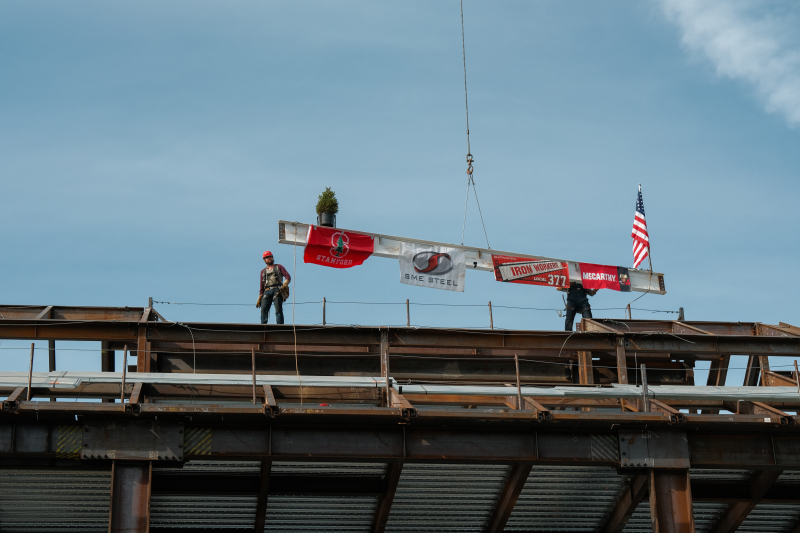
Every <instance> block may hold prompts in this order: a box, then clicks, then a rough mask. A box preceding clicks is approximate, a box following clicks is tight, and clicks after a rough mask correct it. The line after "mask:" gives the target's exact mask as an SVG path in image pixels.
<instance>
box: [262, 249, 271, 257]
mask: <svg viewBox="0 0 800 533" xmlns="http://www.w3.org/2000/svg"><path fill="white" fill-rule="evenodd" d="M268 255H272V252H270V251H269V250H267V251H266V252H264V255H262V256H261V259H266V257H267V256H268Z"/></svg>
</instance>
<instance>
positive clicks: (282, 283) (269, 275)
mask: <svg viewBox="0 0 800 533" xmlns="http://www.w3.org/2000/svg"><path fill="white" fill-rule="evenodd" d="M262 257H263V258H264V263H266V265H267V266H266V267H264V270H262V271H261V280H260V281H259V283H258V300H257V301H256V307H260V308H261V323H262V324H266V323H267V318H268V317H269V308H270V307H272V304H273V303H274V304H275V323H276V324H283V300H284V299H285V298H286V296H287V295H288V294H289V282H290V281H292V277H291V276H290V275H289V273H288V272H287V271H286V269H285V268H283V265H278V264H275V259H274V258H273V257H272V252H270V251H269V250H267V251H266V252H264V255H263V256H262Z"/></svg>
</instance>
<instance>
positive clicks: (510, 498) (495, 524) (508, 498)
mask: <svg viewBox="0 0 800 533" xmlns="http://www.w3.org/2000/svg"><path fill="white" fill-rule="evenodd" d="M532 468H533V464H532V463H522V464H516V465H513V466H512V467H511V472H510V473H509V475H508V478H507V479H506V484H505V486H504V487H503V490H502V492H500V499H499V500H498V501H497V505H496V506H495V508H494V511H493V513H492V518H491V519H490V520H489V527H488V529H487V531H488V533H502V531H503V530H504V529H505V527H506V523H507V522H508V519H509V518H510V517H511V513H512V512H513V511H514V506H515V505H516V504H517V500H518V499H519V495H520V494H522V489H523V488H524V487H525V482H526V481H527V480H528V475H529V474H530V473H531V469H532Z"/></svg>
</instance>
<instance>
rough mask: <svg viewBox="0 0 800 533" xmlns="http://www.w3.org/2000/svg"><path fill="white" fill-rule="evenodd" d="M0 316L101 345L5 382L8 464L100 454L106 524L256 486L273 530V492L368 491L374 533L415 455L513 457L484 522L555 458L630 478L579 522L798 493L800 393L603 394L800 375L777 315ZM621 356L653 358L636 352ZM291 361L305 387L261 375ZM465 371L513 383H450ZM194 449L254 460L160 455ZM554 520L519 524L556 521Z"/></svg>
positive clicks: (493, 524)
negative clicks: (538, 322) (730, 475)
mask: <svg viewBox="0 0 800 533" xmlns="http://www.w3.org/2000/svg"><path fill="white" fill-rule="evenodd" d="M0 317H2V318H0V339H27V340H40V339H41V340H48V341H51V344H50V350H49V352H50V353H49V354H48V355H49V359H50V370H51V371H55V366H56V354H57V346H55V344H54V343H53V341H55V342H58V341H63V340H81V341H95V342H98V343H99V349H98V351H97V355H100V359H101V368H102V369H103V370H104V371H106V372H108V379H107V380H103V379H95V380H93V381H91V382H86V383H80V384H75V385H74V386H71V387H68V388H64V387H61V386H59V385H58V384H57V383H53V384H52V385H48V386H41V385H42V384H43V383H42V382H41V381H36V382H33V381H31V382H30V383H31V384H32V385H33V383H36V386H31V387H30V388H28V387H27V386H14V387H11V386H2V385H0V395H2V396H5V397H6V399H5V400H4V401H3V403H2V411H1V412H0V464H1V465H2V469H0V476H1V475H2V473H3V469H11V468H13V469H21V468H22V469H36V468H51V469H73V470H74V469H92V468H109V469H110V470H111V472H112V474H111V476H112V484H111V490H110V494H109V502H110V504H109V508H110V513H109V526H108V527H109V529H108V530H109V531H112V532H117V531H150V530H151V528H150V501H151V495H152V494H163V493H170V494H198V493H203V494H209V493H213V494H232V493H236V494H240V493H247V494H252V495H254V496H255V497H257V504H256V506H255V509H254V524H255V525H254V528H252V529H251V530H255V531H265V530H272V529H270V523H269V520H268V517H269V516H270V515H269V512H270V504H269V501H270V500H269V499H270V497H271V496H272V497H276V496H278V495H310V496H315V495H317V496H319V495H350V496H359V495H360V496H364V495H368V496H370V497H374V498H375V499H376V501H377V504H376V506H375V509H374V516H373V518H372V520H371V525H370V526H369V529H370V530H371V531H376V532H380V531H384V530H386V529H387V524H391V523H392V522H391V519H392V516H393V501H394V498H395V495H396V493H397V491H398V483H399V482H400V480H401V479H402V478H403V472H404V466H406V467H408V465H428V464H460V465H464V464H467V465H468V464H474V465H506V466H507V473H506V474H505V481H504V483H503V486H502V488H501V489H500V490H499V491H498V492H497V494H496V496H495V500H493V501H494V503H493V509H492V511H491V513H489V515H487V517H486V520H485V523H483V525H481V526H480V529H482V530H485V531H491V532H499V531H504V530H510V529H507V527H511V526H508V524H509V519H511V518H512V517H513V516H514V512H515V506H516V504H517V502H518V500H519V499H520V497H521V494H523V493H524V491H525V490H527V489H525V487H526V482H527V481H528V480H529V479H531V476H532V475H533V474H535V473H536V472H537V471H538V470H539V469H542V468H548V467H552V466H560V467H587V468H594V467H597V468H600V467H602V468H612V469H614V470H615V471H616V472H617V474H618V475H621V476H624V479H625V480H626V481H625V490H623V491H622V492H621V493H620V494H619V495H618V497H617V499H616V501H615V502H614V505H613V506H612V507H611V508H610V509H609V510H608V512H607V516H604V518H603V521H602V526H601V527H598V528H596V529H587V531H595V530H597V531H604V532H611V531H623V530H625V528H626V524H627V523H628V522H629V520H630V519H631V516H633V515H634V512H635V510H636V509H637V507H638V506H639V505H640V504H642V502H647V503H648V504H649V510H650V516H651V524H652V531H659V532H672V531H676V532H686V531H695V530H696V527H695V513H693V505H694V503H698V504H699V502H712V503H715V504H724V506H725V507H724V512H722V513H721V515H720V516H718V517H717V518H715V521H714V523H713V524H711V526H709V527H708V528H707V529H703V531H706V530H707V531H714V532H731V531H736V530H737V528H739V527H740V526H741V525H742V524H743V523H744V522H745V520H747V519H748V516H749V515H750V514H751V512H752V511H753V510H754V509H755V508H756V506H757V505H760V504H766V505H773V504H774V505H797V504H800V483H792V482H790V481H787V479H789V478H785V476H784V477H781V476H782V475H785V474H787V473H790V472H793V471H797V472H800V425H797V424H796V423H795V421H796V418H797V416H798V413H799V412H800V394H798V395H797V398H796V400H793V399H787V400H784V401H780V402H774V401H752V400H730V399H728V400H717V399H714V398H713V397H709V398H708V399H703V398H699V399H691V400H685V399H684V400H680V399H679V400H671V399H669V397H659V398H660V399H652V398H651V397H650V396H647V394H646V391H645V394H643V395H642V396H641V398H638V399H632V398H631V396H630V395H623V394H622V393H620V396H619V397H617V398H614V397H613V394H614V392H613V391H615V390H617V389H614V388H613V385H614V384H622V385H625V384H628V385H629V386H630V385H638V384H641V383H642V378H646V379H647V383H648V384H649V385H652V386H654V389H655V388H657V387H659V386H660V385H686V386H692V385H694V372H693V368H694V364H695V362H696V361H698V360H708V361H711V371H710V372H709V377H708V381H707V385H710V386H722V385H725V382H726V376H727V371H728V365H729V361H730V357H731V356H732V355H746V356H749V364H748V369H747V373H746V376H745V380H744V383H743V385H744V387H743V390H745V391H747V390H751V389H749V388H750V387H772V386H780V387H795V388H798V391H800V387H798V375H797V372H773V371H771V370H770V367H769V360H768V357H769V356H773V357H775V356H785V357H789V360H790V361H791V360H792V359H796V358H797V356H798V355H799V354H800V328H796V327H794V326H791V325H788V324H784V323H780V324H778V325H766V324H761V323H740V322H736V323H723V322H678V321H640V320H615V321H611V320H600V319H588V320H587V319H584V320H583V321H582V322H581V324H580V333H577V334H570V333H566V332H554V331H504V330H491V331H485V330H458V329H440V328H429V329H428V328H426V329H422V328H387V327H339V326H325V327H319V326H298V327H297V328H296V340H295V334H294V332H293V330H292V328H291V327H285V326H276V325H254V324H198V323H190V324H178V323H174V322H170V321H167V320H165V319H164V318H163V317H162V316H161V315H160V314H159V313H158V312H156V311H155V310H154V309H152V308H79V307H73V308H70V307H50V306H0ZM295 342H296V344H295ZM124 348H127V349H128V350H129V351H130V352H131V354H135V356H134V357H132V361H135V368H131V370H135V371H136V373H135V374H129V376H130V380H128V381H122V382H121V381H120V379H119V377H120V375H121V374H120V373H119V372H114V370H115V368H114V365H113V362H114V357H113V355H114V351H116V350H122V349H124ZM515 356H516V357H517V358H518V360H519V366H518V367H517V366H515V361H514V358H515ZM634 358H635V360H636V361H637V362H640V363H641V362H643V363H644V365H645V369H641V368H636V367H635V365H632V364H631V363H632V359H634ZM132 366H133V365H132ZM517 368H518V370H517ZM554 369H555V370H554ZM127 370H128V369H125V371H127ZM194 371H202V372H204V373H215V374H233V375H237V376H236V377H239V378H242V377H247V376H252V384H249V383H248V384H242V383H241V382H237V384H234V385H220V384H212V385H209V384H207V383H201V382H200V380H197V382H196V383H193V382H192V372H194ZM141 373H145V374H152V373H159V374H176V373H180V375H181V376H182V379H183V381H182V383H180V384H169V383H146V382H145V380H143V378H141V377H140V378H139V380H138V381H137V376H141V375H142V374H141ZM297 374H299V375H300V376H299V378H300V381H299V383H300V385H299V386H298V385H295V384H291V383H290V384H289V385H287V384H285V383H281V384H278V381H279V380H276V382H275V383H276V384H269V383H262V381H263V379H261V378H259V382H258V384H257V379H256V378H257V377H259V376H261V377H263V376H269V375H276V376H280V375H284V376H296V375H297ZM315 376H316V377H319V376H374V377H375V379H374V381H375V384H373V385H372V386H351V387H341V386H325V385H324V384H319V383H316V384H315V385H313V386H308V385H303V384H302V378H303V377H307V378H308V379H309V381H308V382H312V383H313V380H312V378H313V377H315ZM31 378H32V375H31ZM267 381H268V380H267ZM419 384H447V385H451V386H453V392H449V393H447V394H421V393H419V392H418V389H415V386H416V385H419ZM459 385H463V386H467V385H468V386H470V387H482V386H493V387H494V389H492V390H497V388H498V386H500V387H505V388H506V389H507V391H508V392H507V394H502V393H497V394H493V395H476V394H460V393H458V386H459ZM404 386H405V387H406V392H404V391H403V387H404ZM554 386H558V387H572V388H582V390H587V389H589V388H591V389H592V390H594V389H598V390H600V389H602V390H603V391H604V392H606V393H607V394H610V395H611V396H610V397H608V396H604V397H602V398H585V397H584V398H554V397H548V396H547V395H546V394H544V393H543V394H542V395H541V396H536V395H531V394H525V395H523V394H522V390H523V387H526V390H530V389H528V388H529V387H540V388H542V390H546V389H548V388H550V387H554ZM640 388H643V387H640ZM500 390H502V389H500ZM619 390H622V389H619ZM626 390H628V389H626ZM759 390H763V389H759ZM120 397H122V398H123V401H121V402H120V401H119V399H120ZM53 400H60V401H53ZM65 400H67V401H65ZM197 460H203V461H258V462H259V463H260V465H261V466H260V470H259V471H258V472H257V473H253V474H250V475H247V476H241V475H233V474H230V473H224V472H216V473H205V474H202V475H193V476H186V475H179V474H177V473H170V471H164V470H163V469H161V467H162V466H163V465H170V466H172V467H174V468H175V469H176V470H174V472H178V471H179V470H180V466H181V465H183V464H189V463H191V462H192V461H197ZM286 461H322V462H337V461H338V462H341V461H345V462H348V463H350V462H352V463H376V462H378V463H382V464H385V465H386V468H385V470H384V471H383V473H381V474H370V475H363V476H347V477H336V476H325V475H305V476H304V475H293V476H289V475H285V474H281V473H280V472H275V471H274V465H275V464H279V463H281V462H286ZM154 467H157V468H154ZM406 469H407V468H406ZM698 469H714V470H715V471H722V470H725V471H728V470H730V471H732V472H733V471H741V470H747V471H749V472H750V474H749V475H748V476H747V477H746V478H745V479H742V480H739V481H736V482H726V483H719V482H708V481H704V480H703V479H702V478H696V477H693V476H692V475H691V474H690V472H694V471H697V470H698ZM642 505H644V504H642ZM790 518H792V520H795V521H796V522H797V523H796V524H795V525H794V526H792V527H791V528H787V529H786V531H800V509H799V510H798V513H797V516H795V517H790ZM2 520H3V517H2V513H0V525H2V523H3V522H2ZM790 521H791V520H790ZM515 523H516V522H515ZM553 524H555V525H552V526H548V527H552V529H542V526H541V524H539V525H538V526H537V527H534V526H533V525H531V527H530V530H531V531H534V530H536V531H566V530H567V529H561V528H560V527H558V526H557V524H556V522H553ZM515 527H516V526H515ZM397 529H398V528H397V527H395V528H394V530H397ZM155 530H156V529H153V531H155ZM164 530H165V531H166V530H167V529H164ZM389 530H392V526H391V525H390V527H389ZM513 530H514V531H522V530H524V529H519V528H518V527H516V529H513ZM209 531H211V529H209ZM214 531H221V530H220V529H214ZM237 531H241V529H237Z"/></svg>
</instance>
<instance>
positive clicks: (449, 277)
mask: <svg viewBox="0 0 800 533" xmlns="http://www.w3.org/2000/svg"><path fill="white" fill-rule="evenodd" d="M466 271H467V258H466V252H465V251H464V250H459V249H456V248H446V247H444V246H427V245H424V244H416V243H410V242H401V243H400V283H405V284H406V285H416V286H417V287H429V288H431V289H442V290H445V291H458V292H464V278H465V274H466Z"/></svg>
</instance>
